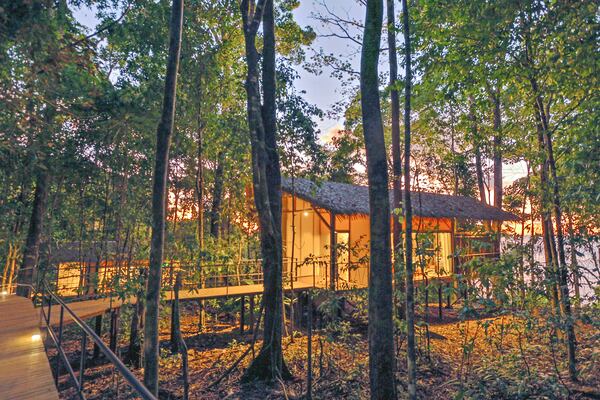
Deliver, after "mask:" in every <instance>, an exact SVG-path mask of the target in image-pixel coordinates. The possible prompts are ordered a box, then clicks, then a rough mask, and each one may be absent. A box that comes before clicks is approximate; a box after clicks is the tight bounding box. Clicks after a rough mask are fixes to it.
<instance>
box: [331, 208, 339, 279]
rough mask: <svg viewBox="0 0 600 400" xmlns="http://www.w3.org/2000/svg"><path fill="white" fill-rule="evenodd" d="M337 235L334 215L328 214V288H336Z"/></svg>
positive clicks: (332, 213)
mask: <svg viewBox="0 0 600 400" xmlns="http://www.w3.org/2000/svg"><path fill="white" fill-rule="evenodd" d="M336 245H337V234H336V232H335V213H334V212H333V211H332V212H330V213H329V277H330V278H329V288H330V289H331V290H335V289H336V288H337V265H336V264H337V259H336V258H337V252H336V247H337V246H336Z"/></svg>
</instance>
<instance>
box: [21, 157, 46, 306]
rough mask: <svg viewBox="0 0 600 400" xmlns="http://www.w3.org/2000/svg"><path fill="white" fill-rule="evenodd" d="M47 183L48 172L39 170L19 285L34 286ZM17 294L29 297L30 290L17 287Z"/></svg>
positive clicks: (24, 287)
mask: <svg viewBox="0 0 600 400" xmlns="http://www.w3.org/2000/svg"><path fill="white" fill-rule="evenodd" d="M49 182H50V175H49V174H48V171H46V170H45V169H43V168H39V171H38V174H37V177H36V181H35V195H34V199H33V208H32V210H31V218H30V220H29V230H28V231H27V238H26V240H25V251H24V252H23V262H22V263H21V267H20V269H19V275H18V277H17V282H18V283H20V284H26V285H33V284H34V279H35V275H36V269H37V263H38V258H39V253H40V242H41V238H42V230H43V228H44V216H45V214H46V202H47V200H48V186H49ZM17 294H18V295H19V296H24V297H29V295H30V294H31V289H30V288H29V287H26V286H19V287H17Z"/></svg>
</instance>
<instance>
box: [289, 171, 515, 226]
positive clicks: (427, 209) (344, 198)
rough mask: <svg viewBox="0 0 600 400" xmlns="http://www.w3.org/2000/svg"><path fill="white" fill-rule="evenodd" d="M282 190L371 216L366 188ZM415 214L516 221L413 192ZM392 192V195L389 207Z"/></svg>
mask: <svg viewBox="0 0 600 400" xmlns="http://www.w3.org/2000/svg"><path fill="white" fill-rule="evenodd" d="M282 190H283V191H284V192H286V193H289V194H292V193H295V194H296V196H298V197H300V198H302V199H304V200H306V201H309V202H311V203H313V204H314V205H315V206H317V207H321V208H324V209H326V210H330V211H333V212H334V213H336V214H346V215H352V214H369V189H368V187H366V186H359V185H350V184H347V183H338V182H320V183H318V184H316V183H314V182H312V181H309V180H308V179H303V178H295V179H294V185H293V187H292V179H291V178H283V179H282ZM411 196H412V197H411V198H412V206H413V214H414V215H417V216H419V217H432V218H458V219H475V220H494V221H517V220H518V219H519V218H518V217H517V216H516V215H514V214H512V213H509V212H506V211H503V210H499V209H497V208H495V207H492V206H488V205H486V204H483V203H481V202H480V201H477V200H476V199H473V198H471V197H466V196H453V195H448V194H437V193H428V192H411ZM391 204H392V192H391V191H390V205H391Z"/></svg>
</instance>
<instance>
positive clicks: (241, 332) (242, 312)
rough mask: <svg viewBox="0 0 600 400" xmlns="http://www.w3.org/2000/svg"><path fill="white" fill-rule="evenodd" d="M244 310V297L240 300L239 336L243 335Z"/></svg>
mask: <svg viewBox="0 0 600 400" xmlns="http://www.w3.org/2000/svg"><path fill="white" fill-rule="evenodd" d="M245 308H246V296H242V298H241V299H240V335H243V334H244V312H245Z"/></svg>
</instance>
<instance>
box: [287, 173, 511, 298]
mask: <svg viewBox="0 0 600 400" xmlns="http://www.w3.org/2000/svg"><path fill="white" fill-rule="evenodd" d="M282 191H283V195H282V203H283V204H282V207H283V216H282V225H283V226H282V236H283V247H284V253H283V254H284V257H285V258H286V259H290V260H292V263H286V264H287V265H288V266H287V268H290V269H292V271H288V273H290V272H291V273H292V275H295V276H296V277H297V280H298V281H303V280H307V279H312V280H314V282H315V286H321V287H331V288H338V289H343V288H351V287H366V286H367V285H368V277H369V273H368V271H369V260H368V255H369V240H370V232H369V193H368V187H366V186H358V185H351V184H345V183H336V182H321V183H318V184H316V183H314V182H311V181H309V180H307V179H302V178H295V179H293V180H292V179H291V178H284V179H283V181H282ZM412 199H413V201H412V203H413V215H414V217H413V230H414V231H415V233H414V235H413V241H415V246H413V247H414V248H415V252H417V251H419V253H418V254H416V253H415V255H416V256H417V260H421V261H422V262H421V264H420V265H421V267H417V268H416V273H417V275H416V279H424V278H425V277H428V278H435V279H449V278H450V277H451V276H452V275H453V274H454V273H455V272H457V271H458V269H459V265H460V263H461V260H464V259H465V258H466V257H469V256H473V255H476V256H483V257H496V256H497V255H498V251H499V250H498V249H497V248H495V246H493V244H492V242H493V241H492V240H490V236H489V235H487V236H486V235H485V234H483V235H482V234H481V231H480V230H479V229H478V230H479V232H480V233H477V234H475V233H474V231H465V230H464V229H463V228H462V227H465V226H471V227H472V226H478V228H481V229H485V228H484V227H485V226H490V225H491V224H484V223H483V222H484V221H513V220H517V219H518V217H517V216H515V215H514V214H511V213H509V212H506V211H503V210H501V209H498V208H495V207H492V206H488V205H486V204H484V203H481V202H479V201H477V200H476V199H473V198H470V197H465V196H453V195H446V194H436V193H427V192H412ZM390 204H392V193H391V192H390ZM391 209H392V213H393V208H392V207H391ZM392 218H393V216H392V215H390V224H391V223H392V221H393V219H392ZM424 233H427V235H422V234H424ZM489 233H492V232H489ZM419 234H421V235H419ZM392 239H393V238H392ZM416 241H419V242H418V243H416ZM476 242H479V243H482V242H483V243H484V244H483V245H475V244H474V243H476ZM486 242H487V245H486ZM332 243H335V244H336V246H332V245H331V244H332ZM417 245H418V246H417ZM417 248H418V249H419V250H416V249H417ZM459 254H460V256H459ZM290 266H294V267H290Z"/></svg>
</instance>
